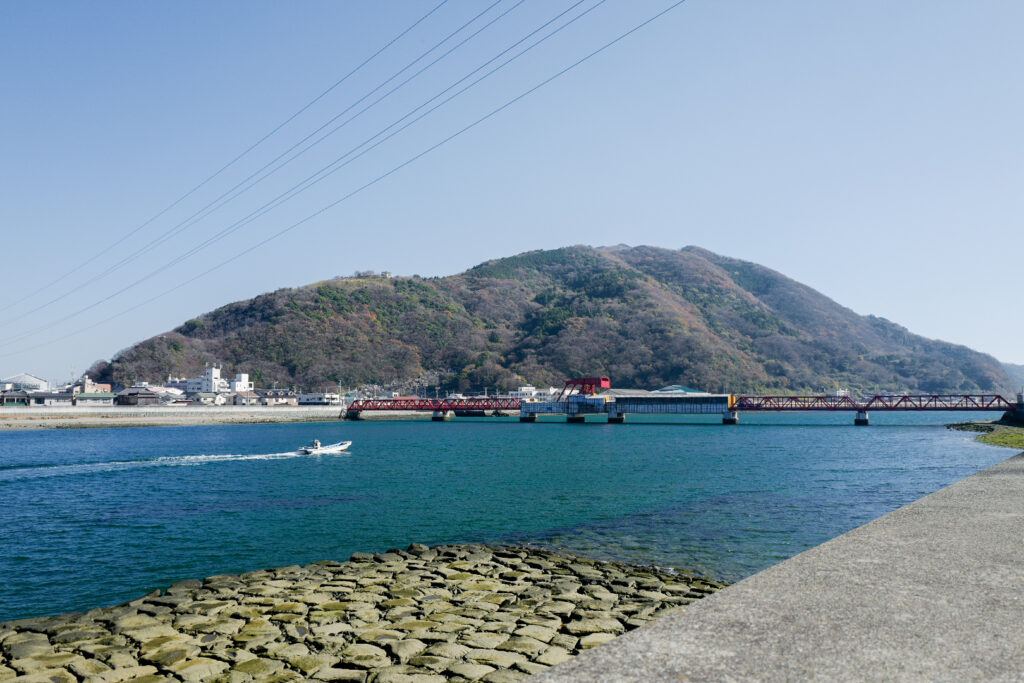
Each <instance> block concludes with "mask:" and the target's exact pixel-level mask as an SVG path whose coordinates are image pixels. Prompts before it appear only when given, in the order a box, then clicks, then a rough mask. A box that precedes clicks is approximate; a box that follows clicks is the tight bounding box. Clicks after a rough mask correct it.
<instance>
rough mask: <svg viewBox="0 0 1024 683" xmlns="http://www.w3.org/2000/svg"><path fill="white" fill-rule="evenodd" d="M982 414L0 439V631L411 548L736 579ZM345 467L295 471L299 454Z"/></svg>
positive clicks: (952, 439)
mask: <svg viewBox="0 0 1024 683" xmlns="http://www.w3.org/2000/svg"><path fill="white" fill-rule="evenodd" d="M991 417H992V415H986V414H979V415H972V414H953V415H952V417H951V416H950V414H945V415H944V414H913V413H907V414H880V413H873V414H872V415H871V419H872V426H870V427H854V426H852V415H849V414H846V413H840V414H829V415H814V414H790V415H755V416H751V415H747V414H745V415H743V416H742V417H741V420H742V422H741V424H740V425H737V426H730V427H726V426H723V425H721V424H720V423H718V422H717V421H716V420H715V419H714V418H706V417H705V418H703V419H702V420H698V419H697V418H676V419H668V420H662V421H647V422H644V421H641V420H640V419H638V418H635V417H634V416H630V417H629V418H628V419H629V420H630V422H629V423H627V424H625V425H608V424H600V423H593V424H586V425H567V424H564V422H561V421H552V422H539V423H536V424H519V423H518V421H516V420H515V419H512V420H502V419H495V418H488V419H462V420H454V421H452V422H448V423H443V424H438V423H431V422H425V421H387V422H374V421H363V422H354V423H353V422H347V423H341V422H331V423H316V424H310V423H302V424H260V425H219V426H206V427H194V426H190V427H150V428H132V429H85V430H38V431H21V432H2V433H0V577H3V581H0V621H2V620H8V619H15V618H20V617H25V616H34V615H42V614H55V613H62V612H67V611H72V610H84V609H89V608H92V607H98V606H105V605H112V604H117V603H120V602H123V601H126V600H130V599H133V598H135V597H138V596H139V595H141V594H143V593H145V592H147V591H149V590H152V589H153V588H157V587H165V586H167V585H168V584H170V583H172V582H174V581H178V580H182V579H187V578H200V577H204V576H209V575H213V574H220V573H226V572H243V571H248V570H253V569H260V568H266V567H275V566H283V565H289V564H304V563H309V562H315V561H318V560H326V559H334V560H344V559H347V558H348V556H349V555H350V554H351V553H352V552H355V551H364V552H365V551H370V552H372V551H382V550H386V549H388V548H392V547H405V546H407V545H408V544H409V543H411V542H419V543H428V544H434V543H463V542H485V543H529V544H534V545H540V546H544V547H550V548H558V549H564V550H569V551H572V552H577V553H582V554H586V555H590V556H593V557H598V558H605V559H616V560H621V561H627V562H636V563H655V564H658V565H661V566H666V567H678V568H682V569H691V570H697V571H700V572H703V573H705V574H708V575H711V576H713V577H716V578H724V579H727V580H736V579H739V578H742V577H744V576H747V575H749V574H751V573H753V572H756V571H758V570H760V569H763V568H765V567H767V566H770V565H772V564H775V563H776V562H779V561H781V560H783V559H786V558H788V557H791V556H793V555H795V554H796V553H798V552H801V551H803V550H805V549H807V548H810V547H812V546H814V545H817V544H819V543H822V542H823V541H825V540H828V539H829V538H833V537H835V536H837V535H839V534H841V533H843V532H845V531H848V530H850V529H852V528H854V527H857V526H859V525H861V524H863V523H865V522H867V521H870V520H871V519H874V518H876V517H878V516H880V515H883V514H885V513H887V512H889V511H891V510H893V509H895V508H897V507H899V506H901V505H904V504H906V503H909V502H911V501H913V500H916V499H917V498H920V497H921V496H923V495H926V494H928V493H931V492H933V491H935V490H937V489H939V488H941V487H942V486H945V485H947V484H950V483H952V482H954V481H957V480H959V479H961V478H963V477H965V476H967V475H969V474H972V473H974V472H977V471H979V470H981V469H983V468H985V467H988V466H990V465H992V464H995V463H996V462H999V461H1001V460H1004V459H1005V458H1007V457H1009V456H1010V455H1012V454H1013V452H1012V451H1010V450H1007V449H999V448H994V447H990V446H984V445H981V444H978V443H975V442H974V441H972V440H971V436H972V435H970V434H967V433H962V432H952V431H949V430H947V429H945V428H944V426H943V423H944V422H945V421H951V419H952V420H957V421H959V420H966V419H971V418H975V419H986V418H988V419H990V418H991ZM313 438H319V439H320V440H321V441H322V442H325V443H330V442H334V441H338V440H342V439H346V440H348V439H351V440H353V441H354V442H355V443H354V445H353V446H352V449H351V450H350V452H348V453H346V454H341V455H328V456H298V455H296V454H295V453H294V451H295V449H296V448H297V447H298V446H299V445H301V444H303V443H305V442H307V441H309V440H311V439H313Z"/></svg>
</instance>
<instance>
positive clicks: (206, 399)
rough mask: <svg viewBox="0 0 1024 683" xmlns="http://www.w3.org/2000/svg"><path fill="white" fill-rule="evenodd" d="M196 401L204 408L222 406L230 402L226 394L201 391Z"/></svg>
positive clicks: (196, 396)
mask: <svg viewBox="0 0 1024 683" xmlns="http://www.w3.org/2000/svg"><path fill="white" fill-rule="evenodd" d="M195 400H196V401H197V402H198V403H201V404H202V405H204V406H222V405H224V404H225V403H227V402H228V399H227V398H226V397H225V396H224V394H217V393H214V392H212V391H201V392H199V393H198V394H196V395H195Z"/></svg>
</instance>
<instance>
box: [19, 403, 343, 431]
mask: <svg viewBox="0 0 1024 683" xmlns="http://www.w3.org/2000/svg"><path fill="white" fill-rule="evenodd" d="M341 411H342V408H341V406H201V407H178V406H175V407H166V406H138V407H136V406H124V407H121V406H109V407H77V406H76V407H63V406H52V407H39V408H37V407H5V408H0V430H4V429H78V428H89V427H155V426H174V425H203V424H255V423H262V422H325V421H329V420H337V419H339V418H340V416H341Z"/></svg>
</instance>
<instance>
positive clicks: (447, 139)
mask: <svg viewBox="0 0 1024 683" xmlns="http://www.w3.org/2000/svg"><path fill="white" fill-rule="evenodd" d="M684 2H686V0H677V1H676V2H674V3H672V4H671V5H669V6H668V7H666V8H665V9H663V10H661V11H660V12H658V13H656V14H654V15H653V16H651V17H649V18H648V19H646V20H644V21H642V22H641V23H639V24H637V25H636V26H634V27H633V28H631V29H629V30H628V31H625V32H624V33H621V34H619V35H618V36H617V37H616V38H613V39H612V40H610V41H608V42H607V43H605V44H603V45H602V46H601V47H599V48H597V49H596V50H594V51H592V52H590V53H589V54H587V55H586V56H584V57H581V58H580V59H578V60H577V61H575V62H573V63H572V64H570V65H569V66H567V67H565V68H563V69H561V70H560V71H558V72H557V73H555V74H554V75H552V76H549V77H548V78H546V79H544V80H543V81H541V82H539V83H537V84H536V85H534V86H532V87H531V88H529V89H527V90H525V91H524V92H522V93H520V94H519V95H517V96H515V97H513V98H512V99H510V100H508V101H506V102H505V103H504V104H502V105H500V106H499V107H497V108H495V109H492V110H491V111H490V112H488V113H487V114H485V115H483V116H481V117H480V118H478V119H476V120H475V121H473V122H472V123H470V124H468V125H466V126H464V127H463V128H461V129H459V130H458V131H456V132H455V133H452V134H451V135H449V136H447V137H445V138H444V139H442V140H441V141H439V142H437V143H435V144H433V145H431V146H430V147H428V148H426V149H424V150H423V151H421V152H419V153H418V154H416V155H414V156H412V157H410V158H409V159H407V160H405V161H403V162H402V163H400V164H398V165H397V166H395V167H393V168H392V169H391V170H389V171H387V172H385V173H382V174H381V175H378V176H377V177H376V178H374V179H373V180H371V181H369V182H367V183H365V184H363V185H361V186H360V187H358V188H356V189H355V190H352V191H351V192H349V193H348V194H346V195H344V196H342V197H340V198H339V199H337V200H335V201H333V202H331V203H330V204H327V205H326V206H324V207H322V208H321V209H319V210H317V211H315V212H314V213H312V214H309V215H308V216H306V217H305V218H303V219H301V220H299V221H296V222H295V223H292V224H291V225H289V226H288V227H286V228H284V229H282V230H279V231H278V232H276V233H274V234H272V235H270V236H269V237H266V238H264V239H263V240H260V241H259V242H257V243H256V244H253V245H252V246H250V247H248V248H247V249H244V250H242V251H240V252H238V253H236V254H235V255H234V256H231V257H230V258H228V259H226V260H224V261H221V262H220V263H218V264H217V265H215V266H212V267H210V268H208V269H206V270H204V271H203V272H201V273H199V274H197V275H195V276H193V277H191V278H189V279H187V280H185V281H183V282H180V283H178V284H177V285H175V286H174V287H172V288H170V289H168V290H165V291H164V292H161V293H160V294H157V295H156V296H153V297H150V298H149V299H146V300H145V301H142V302H140V303H138V304H136V305H134V306H132V307H130V308H127V309H125V310H123V311H120V312H119V313H116V314H114V315H112V316H110V317H107V318H105V319H103V320H101V321H99V322H97V323H94V324H92V325H90V326H88V327H85V328H81V329H79V330H76V331H74V332H70V333H68V334H65V335H63V336H61V337H58V338H55V339H52V340H50V341H48V342H44V343H42V344H37V345H36V347H38V346H44V345H46V346H48V345H50V344H53V343H56V342H57V341H62V340H64V339H67V338H69V337H72V336H75V335H77V334H81V333H83V332H87V331H89V330H92V329H95V328H96V327H99V326H101V325H105V324H106V323H108V322H110V321H112V320H115V319H117V318H119V317H121V316H123V315H127V314H128V313H131V312H133V311H135V310H138V309H139V308H142V307H143V306H147V305H149V304H151V303H153V302H155V301H157V300H159V299H161V298H163V297H165V296H167V295H168V294H171V293H173V292H175V291H177V290H179V289H181V288H183V287H185V286H187V285H189V284H191V283H193V282H195V281H197V280H199V279H201V278H204V277H206V276H207V275H209V274H211V273H213V272H215V271H217V270H220V269H221V268H223V267H224V266H226V265H229V264H230V263H233V262H235V261H237V260H238V259H240V258H242V257H243V256H246V255H247V254H249V253H251V252H253V251H255V250H256V249H259V248H260V247H263V246H265V245H266V244H268V243H270V242H272V241H274V240H276V239H278V238H280V237H282V236H284V235H286V234H288V233H289V232H291V231H292V230H294V229H296V228H298V227H300V226H302V225H304V224H306V223H308V222H309V221H311V220H313V219H314V218H316V217H318V216H320V215H322V214H324V213H326V212H327V211H330V210H331V209H333V208H334V207H336V206H338V205H339V204H341V203H343V202H345V201H347V200H349V199H351V198H352V197H354V196H356V195H357V194H359V193H361V192H363V191H364V190H366V189H369V188H370V187H372V186H374V185H376V184H377V183H379V182H381V181H382V180H384V179H386V178H388V177H390V176H392V175H394V174H395V173H397V172H398V171H400V170H402V169H403V168H405V167H406V166H409V165H410V164H412V163H414V162H416V161H418V160H419V159H422V158H423V157H425V156H427V155H428V154H430V153H432V152H434V151H435V150H437V149H438V148H440V147H442V146H444V145H446V144H447V143H449V142H451V141H452V140H454V139H455V138H457V137H459V136H460V135H462V134H463V133H466V132H467V131H469V130H472V129H473V128H475V127H476V126H478V125H480V124H481V123H483V122H485V121H487V120H489V119H490V118H492V117H494V116H495V115H497V114H499V113H500V112H502V111H504V110H505V109H507V108H509V107H511V106H512V105H514V104H515V103H517V102H519V101H520V100H522V99H524V98H526V97H528V96H530V95H531V94H533V93H534V92H536V91H538V90H540V89H541V88H543V87H544V86H546V85H548V84H549V83H551V82H552V81H554V80H556V79H558V78H561V77H562V76H564V75H565V74H566V73H569V72H570V71H572V70H573V69H575V68H577V67H578V66H580V65H581V64H583V63H585V62H587V61H589V60H590V59H592V58H593V57H595V56H597V55H598V54H600V53H602V52H604V51H605V50H607V49H608V48H610V47H612V46H613V45H615V44H617V43H619V42H620V41H622V40H624V39H625V38H627V37H628V36H630V35H632V34H633V33H636V32H637V31H639V30H640V29H642V28H644V27H645V26H647V25H648V24H650V23H652V22H654V21H656V20H658V19H660V18H661V17H663V16H664V15H666V14H668V13H669V12H670V11H672V10H674V9H675V8H676V7H679V6H680V5H682V4H683V3H684ZM23 351H24V350H22V351H20V352H12V353H6V354H2V355H0V357H9V356H12V355H15V353H21V352H23Z"/></svg>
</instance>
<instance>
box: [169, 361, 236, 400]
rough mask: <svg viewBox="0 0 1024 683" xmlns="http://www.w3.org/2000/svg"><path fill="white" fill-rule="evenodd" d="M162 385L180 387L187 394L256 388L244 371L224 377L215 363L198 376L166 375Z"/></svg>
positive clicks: (224, 392)
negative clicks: (228, 378) (231, 376)
mask: <svg viewBox="0 0 1024 683" xmlns="http://www.w3.org/2000/svg"><path fill="white" fill-rule="evenodd" d="M164 386H165V387H168V388H172V389H180V390H182V391H184V392H185V393H187V394H189V395H192V394H226V393H229V392H230V393H237V392H239V391H253V390H254V389H255V388H256V387H255V384H254V383H253V382H251V381H250V380H249V375H247V374H246V373H239V374H237V375H235V378H234V379H233V380H227V379H224V378H223V377H221V376H220V367H218V366H216V365H213V366H210V367H208V368H206V372H204V373H203V374H202V376H200V377H188V378H185V377H168V378H167V382H166V383H165V384H164Z"/></svg>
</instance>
